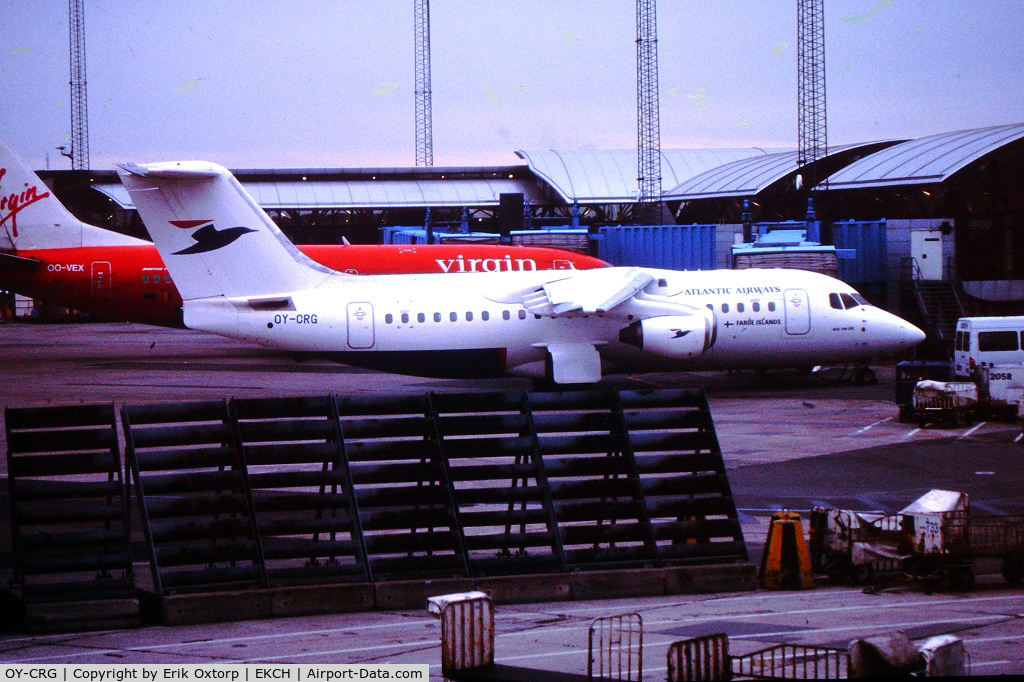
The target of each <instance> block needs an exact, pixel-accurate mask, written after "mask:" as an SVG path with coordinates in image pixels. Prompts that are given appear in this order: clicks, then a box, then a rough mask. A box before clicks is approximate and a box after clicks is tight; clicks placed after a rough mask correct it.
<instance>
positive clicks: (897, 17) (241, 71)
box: [0, 0, 1024, 168]
mask: <svg viewBox="0 0 1024 682" xmlns="http://www.w3.org/2000/svg"><path fill="white" fill-rule="evenodd" d="M796 4H797V2H796V0H716V1H713V2H708V1H705V2H686V1H683V0H662V1H661V2H659V3H658V16H657V18H658V58H659V72H660V73H659V76H660V77H659V87H660V93H661V109H660V111H661V116H660V118H661V142H662V146H663V147H665V148H668V147H698V148H700V147H749V146H762V147H795V146H796V135H797V104H796ZM430 10H431V17H430V18H431V43H432V45H431V48H432V49H431V56H432V79H433V82H432V90H433V120H434V163H435V165H439V166H440V165H455V166H462V165H502V164H514V163H520V160H519V159H518V158H517V157H516V156H515V155H514V153H513V152H514V151H515V150H517V149H527V150H536V149H559V150H573V149H629V148H635V146H636V44H635V39H636V18H635V2H633V0H587V1H583V0H575V1H569V0H475V1H474V0H433V2H431V6H430ZM825 12H826V14H825V40H826V48H825V51H826V55H827V60H826V64H827V83H828V85H827V92H828V141H829V144H830V145H836V144H845V143H852V142H865V141H871V140H879V139H888V138H896V137H920V136H924V135H929V134H932V133H938V132H944V131H951V130H959V129H963V128H975V127H981V126H988V125H997V124H1002V123H1019V122H1024V70H1022V65H1024V37H1022V36H1024V4H1022V3H1021V1H1020V0H969V1H968V0H917V1H912V0H825ZM85 17H86V45H87V64H88V102H89V143H90V151H91V162H92V166H93V167H94V168H109V167H110V164H111V163H113V162H120V161H141V162H145V161H163V160H178V159H186V158H199V159H204V160H210V161H216V162H219V163H222V164H224V165H227V166H231V167H236V168H244V167H306V166H311V167H315V166H357V167H361V166H362V167H365V166H411V165H414V163H415V132H414V111H415V109H414V99H413V93H414V85H415V83H414V75H413V46H414V43H413V0H324V1H318V0H300V1H298V2H296V1H294V0H280V1H271V0H248V1H246V2H243V1H241V0H233V1H230V2H229V1H226V0H202V1H201V2H200V1H196V0H164V1H161V2H155V1H154V2H139V3H135V2H125V0H85ZM0 79H2V83H3V92H2V96H0V134H2V135H4V136H5V137H7V139H8V140H9V141H10V142H11V144H12V145H13V146H14V147H15V149H17V150H18V152H19V153H20V154H21V155H22V156H23V157H25V158H26V159H27V160H28V161H29V163H30V164H32V165H33V166H35V167H37V168H44V167H46V164H47V155H49V167H51V168H70V162H69V161H68V160H67V159H65V158H63V157H61V156H60V154H59V153H58V152H56V151H55V148H56V147H57V146H59V145H62V144H67V143H68V140H69V139H70V135H69V130H70V113H69V86H68V80H69V64H68V3H67V0H3V4H2V6H0Z"/></svg>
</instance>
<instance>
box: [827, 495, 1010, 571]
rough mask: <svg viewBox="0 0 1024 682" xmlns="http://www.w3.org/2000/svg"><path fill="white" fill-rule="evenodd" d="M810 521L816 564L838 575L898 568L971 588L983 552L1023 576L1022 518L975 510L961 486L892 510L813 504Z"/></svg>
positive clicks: (1002, 569)
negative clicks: (992, 514) (840, 507)
mask: <svg viewBox="0 0 1024 682" xmlns="http://www.w3.org/2000/svg"><path fill="white" fill-rule="evenodd" d="M810 527H811V532H810V536H811V537H810V552H811V561H812V564H813V566H814V568H815V570H817V571H819V572H822V573H826V574H828V575H829V576H830V577H832V578H836V579H852V580H854V581H857V582H867V581H870V580H871V579H872V578H873V577H874V575H875V573H876V572H880V571H883V570H888V571H891V570H898V571H901V572H903V573H904V574H905V575H906V576H907V577H911V578H919V579H924V580H931V581H942V580H945V581H948V582H950V583H952V585H953V586H954V587H959V588H968V587H970V586H971V585H972V584H973V582H974V571H973V562H974V560H975V559H979V558H983V557H995V558H999V559H1001V560H1002V565H1001V572H1002V575H1003V577H1004V578H1005V579H1006V580H1007V581H1008V582H1011V583H1019V582H1020V581H1021V578H1022V577H1024V518H1021V517H1015V516H980V515H977V514H974V513H973V512H972V511H971V508H970V500H969V497H968V495H967V494H966V493H962V492H954V491H948V490H931V491H929V492H928V493H926V494H925V495H923V496H921V497H920V498H918V499H917V500H916V501H915V502H913V503H912V504H910V505H909V506H907V507H905V508H904V509H902V510H900V511H899V512H897V513H895V514H886V513H879V512H857V511H850V510H845V509H828V508H823V507H816V508H815V509H814V510H813V511H812V512H811V524H810Z"/></svg>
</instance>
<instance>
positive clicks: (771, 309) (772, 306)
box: [768, 301, 775, 313]
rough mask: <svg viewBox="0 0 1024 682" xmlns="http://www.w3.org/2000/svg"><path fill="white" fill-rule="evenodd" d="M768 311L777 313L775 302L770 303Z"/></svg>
mask: <svg viewBox="0 0 1024 682" xmlns="http://www.w3.org/2000/svg"><path fill="white" fill-rule="evenodd" d="M768 310H769V311H770V312H773V313H774V312H775V301H768Z"/></svg>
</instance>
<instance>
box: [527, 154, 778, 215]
mask: <svg viewBox="0 0 1024 682" xmlns="http://www.w3.org/2000/svg"><path fill="white" fill-rule="evenodd" d="M766 154H768V151H767V150H764V149H760V148H756V147H755V148H747V149H662V150H661V185H662V187H675V186H677V185H679V184H680V183H681V182H683V181H685V180H689V179H690V178H692V177H693V176H695V175H699V174H700V173H703V172H704V171H707V170H709V169H711V168H715V167H716V166H721V165H722V164H726V163H730V162H733V161H738V160H740V159H746V158H750V157H763V156H765V155H766ZM516 155H517V156H519V158H521V159H523V160H524V161H526V163H527V165H528V166H529V168H530V170H531V171H532V172H533V173H534V174H536V175H537V177H539V178H540V179H541V180H544V181H545V182H547V183H548V184H549V185H550V186H551V188H552V189H554V190H555V191H556V192H557V193H558V194H559V195H560V196H561V197H562V199H563V200H564V201H565V202H566V203H572V202H573V201H579V202H581V203H629V202H634V201H636V197H637V175H638V174H639V172H638V165H637V152H636V150H635V149H620V150H609V151H556V150H544V151H516Z"/></svg>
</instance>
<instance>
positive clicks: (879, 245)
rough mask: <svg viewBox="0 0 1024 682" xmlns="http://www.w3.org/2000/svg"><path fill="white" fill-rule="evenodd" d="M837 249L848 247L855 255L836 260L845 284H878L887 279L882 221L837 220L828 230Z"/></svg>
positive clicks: (886, 255)
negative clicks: (830, 229)
mask: <svg viewBox="0 0 1024 682" xmlns="http://www.w3.org/2000/svg"><path fill="white" fill-rule="evenodd" d="M832 242H833V243H834V244H835V246H836V248H837V249H852V250H853V251H856V252H857V255H856V257H855V258H842V259H840V260H839V279H841V280H843V281H844V282H846V283H847V284H854V285H856V284H878V283H882V282H885V281H887V279H888V277H887V274H888V273H887V271H886V270H887V258H888V245H887V241H886V231H885V221H884V220H873V221H857V220H841V221H838V222H836V224H835V227H834V228H833V230H832Z"/></svg>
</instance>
